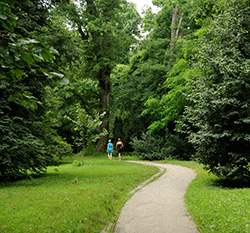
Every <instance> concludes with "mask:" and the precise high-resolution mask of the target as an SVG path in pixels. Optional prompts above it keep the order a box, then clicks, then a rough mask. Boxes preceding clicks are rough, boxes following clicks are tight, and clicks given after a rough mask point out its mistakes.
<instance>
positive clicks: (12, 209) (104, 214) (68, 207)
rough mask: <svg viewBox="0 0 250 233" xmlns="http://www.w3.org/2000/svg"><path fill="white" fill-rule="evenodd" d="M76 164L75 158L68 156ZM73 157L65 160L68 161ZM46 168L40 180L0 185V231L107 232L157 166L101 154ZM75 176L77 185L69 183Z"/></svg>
mask: <svg viewBox="0 0 250 233" xmlns="http://www.w3.org/2000/svg"><path fill="white" fill-rule="evenodd" d="M72 159H74V160H76V159H77V160H79V161H80V160H81V159H80V158H72ZM72 159H69V161H70V160H72ZM72 162H73V160H72V161H70V163H69V164H64V165H61V166H59V167H49V168H48V172H47V174H46V175H45V176H43V177H39V178H34V179H29V180H22V181H16V182H14V183H5V184H4V183H1V186H0V209H1V214H0V232H1V233H2V232H6V233H9V232H36V233H37V232H101V230H103V229H104V228H106V227H108V226H109V228H110V229H112V226H113V225H112V224H114V223H115V221H116V220H117V218H118V216H119V213H120V211H121V209H122V206H123V205H124V204H125V202H126V201H127V200H128V199H129V198H130V197H131V195H132V194H128V193H129V192H130V191H131V190H133V189H134V188H135V187H136V186H138V185H139V184H140V183H141V182H143V181H145V180H147V179H148V178H150V177H151V176H152V175H154V174H155V173H157V172H158V168H156V167H152V166H143V165H139V164H131V163H126V162H119V161H109V160H108V159H107V158H106V156H105V157H101V158H100V157H99V158H94V157H92V158H85V159H84V165H83V166H79V167H77V166H74V164H77V163H76V162H73V163H72ZM75 177H77V180H78V183H74V184H72V183H71V180H74V178H75Z"/></svg>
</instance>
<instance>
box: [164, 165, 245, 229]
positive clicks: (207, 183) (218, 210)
mask: <svg viewBox="0 0 250 233" xmlns="http://www.w3.org/2000/svg"><path fill="white" fill-rule="evenodd" d="M167 162H168V163H172V164H178V165H182V166H185V167H190V168H192V169H194V170H195V171H196V172H197V176H196V178H195V180H193V181H192V182H191V184H190V185H189V187H188V190H187V193H186V195H185V202H186V205H187V209H188V211H189V212H190V213H191V215H192V217H193V219H194V221H195V222H196V223H197V225H198V227H199V228H200V230H201V232H204V233H209V232H220V233H223V232H225V233H229V232H233V233H236V232H239V233H243V232H245V233H246V232H250V185H249V184H247V183H240V182H239V181H235V182H234V181H231V182H225V180H222V179H219V178H217V177H216V176H214V175H212V174H208V172H207V171H205V170H203V168H202V165H199V164H198V163H196V162H193V161H187V162H186V161H167Z"/></svg>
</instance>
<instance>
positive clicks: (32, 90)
mask: <svg viewBox="0 0 250 233" xmlns="http://www.w3.org/2000/svg"><path fill="white" fill-rule="evenodd" d="M26 2H28V1H24V2H20V1H19V2H18V4H17V5H15V3H16V2H15V1H11V2H10V1H6V2H1V6H0V14H2V17H1V20H0V26H1V34H0V43H1V51H0V57H1V58H0V65H1V71H0V89H1V95H0V103H1V104H0V106H1V107H0V115H1V121H0V131H1V135H3V136H2V137H1V139H0V140H1V142H0V144H1V147H0V167H1V172H0V178H1V179H3V178H4V179H13V178H17V177H19V176H23V175H25V176H29V175H33V174H37V173H43V172H45V170H46V167H47V166H48V165H50V164H53V163H54V162H55V160H54V156H55V155H58V156H59V157H60V156H62V155H63V154H65V153H67V154H68V155H69V154H70V153H72V151H71V148H70V147H69V146H68V145H67V144H65V143H64V142H63V140H62V138H61V137H60V136H58V135H57V134H56V132H55V131H54V130H53V129H51V128H50V126H49V125H47V124H46V123H47V122H46V121H45V120H44V118H43V116H44V109H43V108H42V107H41V105H42V101H43V100H44V94H45V91H44V86H45V85H47V84H49V83H51V80H53V81H55V80H54V77H55V76H56V79H61V78H62V76H63V75H62V74H59V73H57V72H55V71H54V72H49V71H48V70H47V69H45V68H44V67H45V65H48V64H49V62H50V63H51V62H52V60H53V57H54V55H57V54H58V53H57V51H56V50H54V49H52V48H50V47H49V46H47V45H45V44H44V43H42V42H40V41H38V40H36V39H31V38H30V37H24V36H23V35H24V34H26V35H28V36H29V35H30V34H29V33H27V32H24V31H25V28H23V27H20V25H19V21H17V19H16V17H15V14H13V13H12V11H11V8H13V9H15V10H16V12H18V13H20V12H22V13H23V15H25V13H24V9H25V7H26V6H27V5H26ZM7 3H10V4H11V8H10V5H8V4H7ZM3 15H5V16H3ZM20 16H22V14H20ZM20 21H22V18H20ZM6 25H7V26H6ZM3 28H4V30H3ZM14 29H15V30H14ZM53 83H54V84H58V82H53ZM58 85H59V84H58ZM52 135H53V136H52Z"/></svg>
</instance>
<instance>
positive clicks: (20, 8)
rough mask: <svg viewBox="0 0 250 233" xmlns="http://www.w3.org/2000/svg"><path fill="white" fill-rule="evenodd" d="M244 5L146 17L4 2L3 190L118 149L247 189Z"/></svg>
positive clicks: (74, 5) (223, 0)
mask: <svg viewBox="0 0 250 233" xmlns="http://www.w3.org/2000/svg"><path fill="white" fill-rule="evenodd" d="M249 3H250V1H249V0H198V1H192V0H154V1H153V4H154V5H156V6H158V7H159V8H160V9H161V10H160V11H159V12H158V13H157V14H155V13H153V12H152V11H151V9H150V8H148V9H146V10H145V11H144V12H143V17H141V16H140V15H139V14H138V12H137V11H136V7H135V5H134V4H133V3H130V2H127V1H125V0H110V1H105V0H86V1H70V0H68V1H61V0H46V1H45V0H31V1H28V0H22V1H15V0H4V1H1V3H0V26H1V28H0V43H1V51H0V64H1V71H0V76H1V79H0V89H1V92H0V103H1V104H0V114H1V118H0V132H1V139H0V140H1V141H0V144H1V146H0V175H1V178H4V179H5V178H9V179H13V178H17V177H18V176H19V175H27V174H30V172H32V173H42V172H44V171H45V170H46V167H47V166H49V165H53V164H56V163H57V162H58V159H60V157H62V156H68V155H70V154H72V153H75V152H79V150H84V151H85V153H88V154H91V153H94V152H95V151H99V152H105V150H106V144H107V141H108V139H109V138H111V139H112V141H113V142H115V141H116V140H117V138H118V137H120V138H122V141H123V143H124V145H125V147H124V150H125V151H127V152H134V153H135V154H136V155H138V156H140V157H142V158H143V159H148V160H161V159H165V158H175V159H181V160H190V159H195V160H198V161H199V162H201V163H202V164H204V167H205V168H206V169H207V170H209V171H211V172H212V173H214V174H216V175H217V176H222V177H227V178H230V179H233V178H239V179H249V177H250V168H249V162H250V155H249V151H250V144H249V141H250V114H249V109H250V108H249V107H250V106H249V104H250V103H249V101H250V98H249V97H250V90H249V89H250V85H249V84H250V79H249V72H250V69H249V68H250V64H249V61H250V60H249V58H250V46H249V45H250V34H249V31H250V9H249V6H250V4H249ZM142 35H143V36H142Z"/></svg>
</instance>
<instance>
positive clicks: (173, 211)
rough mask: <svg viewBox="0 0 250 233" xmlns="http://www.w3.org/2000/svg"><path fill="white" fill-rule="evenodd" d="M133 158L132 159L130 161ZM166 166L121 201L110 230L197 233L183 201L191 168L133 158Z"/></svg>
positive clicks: (191, 173)
mask: <svg viewBox="0 0 250 233" xmlns="http://www.w3.org/2000/svg"><path fill="white" fill-rule="evenodd" d="M130 162H135V161H130ZM135 163H141V164H144V165H152V166H157V167H159V168H161V169H162V168H163V169H167V171H166V172H165V173H164V174H163V175H162V176H161V177H159V178H157V179H156V180H154V181H153V182H151V183H150V184H148V185H146V186H145V187H143V188H141V189H140V190H139V191H137V192H136V193H135V194H134V195H133V196H132V198H131V199H130V200H129V201H128V202H127V203H126V204H125V205H124V207H123V209H122V211H121V213H120V216H119V219H118V221H117V223H116V226H115V227H114V231H113V232H114V233H197V232H199V231H198V229H197V226H196V224H195V223H194V222H193V221H192V220H191V217H190V215H189V214H188V212H187V211H186V207H185V204H184V195H185V193H186V190H187V187H188V184H189V183H190V182H191V181H192V180H193V179H194V178H195V176H196V173H195V171H194V170H192V169H189V168H185V167H182V166H178V165H171V164H160V163H153V162H137V161H136V162H135Z"/></svg>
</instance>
